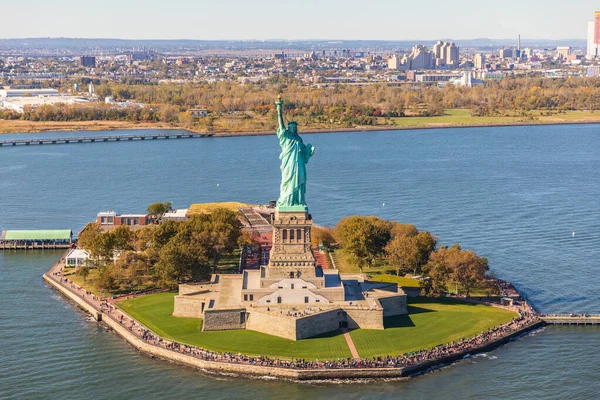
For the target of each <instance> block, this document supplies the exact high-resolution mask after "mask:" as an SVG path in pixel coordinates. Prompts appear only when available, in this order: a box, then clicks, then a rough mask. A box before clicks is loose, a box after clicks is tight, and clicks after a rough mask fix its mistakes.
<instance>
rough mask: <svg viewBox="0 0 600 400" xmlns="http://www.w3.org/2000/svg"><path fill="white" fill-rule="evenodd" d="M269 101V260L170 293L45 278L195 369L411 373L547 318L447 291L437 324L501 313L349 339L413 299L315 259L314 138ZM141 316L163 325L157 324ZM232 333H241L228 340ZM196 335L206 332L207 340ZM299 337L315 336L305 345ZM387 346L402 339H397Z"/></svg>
mask: <svg viewBox="0 0 600 400" xmlns="http://www.w3.org/2000/svg"><path fill="white" fill-rule="evenodd" d="M276 105H277V111H278V120H279V129H278V131H277V134H278V135H277V136H278V139H279V141H280V146H281V149H282V152H281V156H280V159H281V185H280V197H279V200H278V201H277V202H276V205H275V208H274V210H273V213H272V214H271V221H270V226H271V230H272V237H273V243H272V249H271V251H270V258H269V261H268V264H267V265H264V266H261V267H260V268H258V269H245V270H243V271H242V272H241V273H240V274H225V273H215V274H213V275H212V276H211V277H210V280H207V281H203V282H198V283H192V282H190V283H183V284H180V285H179V293H178V294H177V295H171V294H168V293H158V294H147V295H143V296H141V297H136V298H130V297H131V296H125V298H123V299H116V301H114V300H111V299H104V298H102V297H101V296H98V295H96V294H93V293H91V292H90V291H88V290H87V289H86V288H85V285H80V284H79V283H76V282H74V281H73V280H72V279H73V278H72V277H71V276H69V277H67V276H63V262H64V260H60V261H59V262H58V263H57V264H56V265H55V266H54V267H53V268H52V269H51V270H50V271H49V272H48V273H47V274H46V275H45V276H44V279H45V280H46V281H47V282H48V283H50V284H51V285H52V286H54V287H55V288H57V289H58V290H60V291H61V292H63V293H64V294H65V295H67V296H68V297H69V298H70V299H72V300H73V301H75V302H76V303H77V304H78V305H80V306H81V307H82V308H84V309H85V310H87V311H88V312H90V313H91V314H92V315H93V316H94V317H95V318H96V319H97V320H99V321H100V320H102V321H103V322H104V323H105V324H107V325H108V326H110V327H111V328H112V329H114V330H115V331H116V332H117V333H119V334H120V335H121V336H123V337H124V338H125V339H126V340H127V341H128V342H130V343H131V344H133V345H134V346H135V347H136V348H138V349H140V350H141V351H143V352H145V353H148V354H152V355H154V356H158V357H161V358H165V359H169V360H173V361H175V362H178V363H181V364H184V365H188V366H192V367H196V368H202V369H210V370H216V371H223V372H225V371H228V372H236V373H240V374H251V375H270V376H278V377H282V378H289V379H298V380H303V379H336V378H359V377H400V376H409V375H413V374H416V373H419V372H421V371H424V370H427V369H430V368H432V367H436V366H439V365H443V364H445V363H449V362H452V361H455V360H458V359H460V358H462V357H463V356H465V355H466V354H472V353H473V352H479V351H485V350H488V349H491V348H493V347H495V346H498V345H500V344H503V343H506V342H507V341H509V340H511V339H512V338H514V337H516V336H518V335H520V334H521V333H523V332H526V331H528V330H531V329H534V328H535V327H538V326H541V325H542V324H543V321H541V320H540V319H539V318H538V317H537V316H536V314H535V313H534V312H533V310H532V309H530V308H529V306H528V305H527V303H526V302H524V303H523V304H522V305H521V306H520V307H517V308H511V307H502V306H499V305H494V307H489V305H491V304H487V303H485V302H484V304H474V305H466V304H463V303H461V302H460V301H458V302H455V301H454V300H449V302H448V301H441V303H439V305H435V306H434V307H433V310H437V313H438V319H439V322H440V324H452V322H451V321H452V318H455V317H456V316H458V315H460V314H452V313H453V312H454V311H451V310H453V309H454V308H457V310H458V309H460V308H461V307H465V306H466V307H468V308H472V307H475V308H474V310H477V312H476V314H474V315H473V317H472V318H473V319H472V321H473V323H477V318H484V317H485V318H491V319H490V320H494V321H499V322H501V323H500V324H499V325H498V323H497V322H496V323H493V324H490V325H489V327H490V328H489V329H487V330H483V332H481V331H479V332H480V333H479V334H477V335H472V334H471V335H467V336H466V337H467V338H466V339H461V340H460V341H452V340H449V339H440V340H441V343H440V342H438V343H440V344H439V345H437V346H432V347H428V346H425V345H422V346H419V347H418V348H421V349H423V348H425V347H428V348H427V349H425V350H420V351H418V352H407V353H404V354H399V353H402V352H401V351H397V352H396V353H395V355H392V354H394V353H393V350H392V353H381V350H375V352H374V351H373V350H369V349H367V348H365V347H364V345H363V344H360V343H355V342H354V341H353V337H355V336H356V335H354V333H363V334H362V335H359V336H358V337H359V338H360V337H364V338H372V339H371V340H375V341H376V342H381V343H387V342H389V341H390V340H394V339H395V338H397V337H398V336H397V335H398V332H399V331H401V330H408V329H410V327H409V326H406V327H404V326H403V325H402V324H403V323H404V322H402V323H399V322H400V321H404V320H403V318H404V317H405V316H406V315H407V314H408V313H409V307H407V304H408V303H409V299H408V296H407V293H406V292H405V291H404V290H403V289H402V288H400V287H399V286H398V284H396V283H393V282H382V281H375V280H370V279H368V277H367V276H365V275H364V274H362V273H341V272H340V271H339V270H337V268H335V263H333V265H330V266H329V267H327V266H326V265H325V264H324V263H322V262H321V263H317V261H316V258H315V254H314V252H313V249H312V247H311V233H312V230H313V228H314V225H313V220H312V216H311V214H310V213H309V212H308V206H307V204H306V181H307V180H306V177H307V174H306V163H307V162H308V160H309V158H310V157H311V156H312V155H313V154H314V148H313V147H312V146H311V145H304V143H303V141H302V139H301V138H300V136H299V135H298V133H297V124H295V123H293V122H289V123H288V124H287V126H285V124H284V122H283V113H282V101H281V99H279V100H278V101H277V102H276ZM331 261H332V262H333V259H332V260H331ZM331 267H333V268H331ZM147 301H151V302H153V303H154V302H159V303H160V304H161V306H160V307H164V306H166V307H169V304H168V302H169V301H170V302H171V303H170V307H171V310H172V311H171V312H169V314H168V318H169V322H168V324H172V323H176V324H179V323H180V322H179V321H188V320H190V321H193V320H197V321H201V324H200V331H199V332H198V333H197V335H198V338H199V339H200V340H199V341H196V339H190V338H189V336H188V339H187V340H186V339H183V340H179V339H178V336H179V334H180V333H178V332H176V331H169V328H168V327H167V326H166V325H163V324H164V323H165V322H166V320H164V316H160V315H159V308H158V305H157V306H156V307H157V308H156V310H155V311H152V309H148V310H147V311H144V312H140V311H139V310H138V307H139V306H143V304H145V303H146V302H147ZM423 301H424V303H423ZM429 301H430V300H427V299H426V298H425V299H421V300H419V299H414V300H411V301H410V303H411V304H413V305H414V304H420V305H421V306H422V307H424V309H427V308H428V307H431V306H429V305H428V302H429ZM438 302H439V301H438ZM155 304H158V303H155ZM413 309H414V306H413ZM516 311H518V313H516ZM160 312H162V311H160ZM434 315H435V314H434ZM417 317H418V316H416V315H414V316H412V318H417ZM448 318H450V319H448ZM461 318H464V316H463V317H461ZM442 321H444V322H442ZM394 324H398V325H394ZM148 326H153V327H155V328H156V329H157V330H158V331H159V332H163V333H162V334H160V335H159V334H158V333H156V332H155V331H153V330H151V329H149V328H148ZM348 330H352V333H353V335H350V334H349V333H348ZM249 331H254V332H255V333H256V334H259V335H263V336H260V339H259V341H260V342H261V343H262V346H267V347H268V346H269V345H273V346H281V345H282V344H283V343H284V342H281V341H282V340H284V341H290V342H293V343H299V344H300V345H301V346H303V348H304V349H305V350H304V352H302V353H297V352H294V351H291V352H289V350H287V351H286V350H283V351H282V350H281V349H279V350H276V349H274V351H275V353H272V352H271V351H270V350H269V349H266V350H263V351H259V352H257V350H255V349H256V348H257V347H256V345H257V344H258V342H253V339H251V337H250V336H246V335H242V333H243V332H249ZM377 332H379V333H377ZM457 332H459V331H457ZM211 334H219V335H221V336H222V339H217V340H216V341H215V339H214V338H215V336H210V335H211ZM232 334H233V335H236V336H231V335H232ZM236 337H237V340H239V341H240V342H239V343H237V342H235V341H232V339H233V338H236ZM338 337H339V338H342V342H341V343H344V341H345V344H346V345H347V350H345V351H341V352H339V353H337V354H339V355H342V357H341V358H340V357H339V356H338V358H337V361H335V360H333V359H331V358H330V359H325V361H323V359H324V357H323V354H325V353H323V349H322V348H321V349H319V347H321V346H332V345H333V344H334V343H337V344H336V346H337V345H339V344H340V342H339V340H338V339H337V338H338ZM463 337H464V336H463ZM202 338H206V339H208V338H212V339H210V343H209V342H205V339H202ZM228 338H230V339H228ZM243 338H246V340H247V341H246V342H245V341H244V339H243ZM233 340H236V339H233ZM396 340H397V339H396ZM412 340H414V339H412ZM307 341H311V342H307ZM417 342H418V339H417ZM304 343H315V344H318V345H317V347H315V348H312V346H311V345H307V346H305V345H304ZM392 343H393V342H392ZM395 346H399V347H397V348H401V346H402V342H398V343H397V344H396V345H395ZM311 348H312V349H311ZM382 348H384V347H382ZM392 348H394V345H393V344H392ZM232 353H235V354H237V355H235V356H233V355H232ZM265 353H266V354H265ZM272 354H274V355H276V356H273V355H272ZM365 354H366V355H367V356H366V357H365ZM383 354H386V355H385V356H384V355H383ZM298 356H300V357H298ZM319 360H321V361H319Z"/></svg>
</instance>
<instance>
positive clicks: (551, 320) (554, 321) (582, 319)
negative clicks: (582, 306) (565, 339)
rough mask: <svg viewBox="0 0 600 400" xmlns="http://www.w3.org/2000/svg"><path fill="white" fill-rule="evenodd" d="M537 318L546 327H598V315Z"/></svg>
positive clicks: (563, 315) (554, 315) (599, 322)
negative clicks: (546, 325)
mask: <svg viewBox="0 0 600 400" xmlns="http://www.w3.org/2000/svg"><path fill="white" fill-rule="evenodd" d="M539 317H540V319H541V320H542V321H544V322H545V323H546V324H548V325H600V314H585V315H573V314H552V315H540V316H539Z"/></svg>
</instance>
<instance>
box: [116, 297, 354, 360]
mask: <svg viewBox="0 0 600 400" xmlns="http://www.w3.org/2000/svg"><path fill="white" fill-rule="evenodd" d="M173 297H175V293H158V294H152V295H148V296H144V297H138V298H135V299H130V300H125V301H123V302H120V303H119V304H118V305H119V307H121V308H122V309H123V310H124V311H125V312H127V313H128V314H129V315H131V316H132V317H134V318H135V319H137V320H138V321H140V322H142V323H143V324H144V325H146V326H147V327H148V328H150V329H151V330H153V331H154V332H156V333H157V334H159V335H160V336H162V337H163V338H169V339H173V340H177V341H180V342H183V343H187V344H190V345H193V346H200V347H204V348H207V349H210V350H214V351H231V352H235V353H243V354H249V355H267V356H276V357H279V358H291V359H293V358H311V359H314V358H320V359H332V358H337V357H343V358H347V357H350V356H351V355H350V350H349V349H348V346H347V345H346V341H345V339H344V336H343V335H341V334H340V333H339V332H334V333H333V334H328V335H324V336H321V337H316V338H311V339H306V340H301V341H297V342H294V341H292V340H287V339H283V338H279V337H276V336H271V335H266V334H264V333H259V332H254V331H247V330H236V331H218V332H200V329H201V327H202V320H201V319H197V318H175V317H172V316H171V314H172V313H173Z"/></svg>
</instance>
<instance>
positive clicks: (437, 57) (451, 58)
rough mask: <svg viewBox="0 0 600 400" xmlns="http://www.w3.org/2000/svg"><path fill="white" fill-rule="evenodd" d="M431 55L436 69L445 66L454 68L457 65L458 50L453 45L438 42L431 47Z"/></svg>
mask: <svg viewBox="0 0 600 400" xmlns="http://www.w3.org/2000/svg"><path fill="white" fill-rule="evenodd" d="M431 55H432V57H433V63H434V65H435V66H436V67H443V66H445V65H449V66H453V67H454V66H457V65H458V61H459V49H458V47H456V45H455V44H454V43H449V42H443V41H441V40H439V41H438V42H437V43H436V44H434V45H433V48H432V51H431Z"/></svg>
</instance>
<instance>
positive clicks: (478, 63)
mask: <svg viewBox="0 0 600 400" xmlns="http://www.w3.org/2000/svg"><path fill="white" fill-rule="evenodd" d="M473 64H475V68H477V69H483V68H484V67H485V55H483V54H481V53H477V54H475V57H473Z"/></svg>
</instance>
